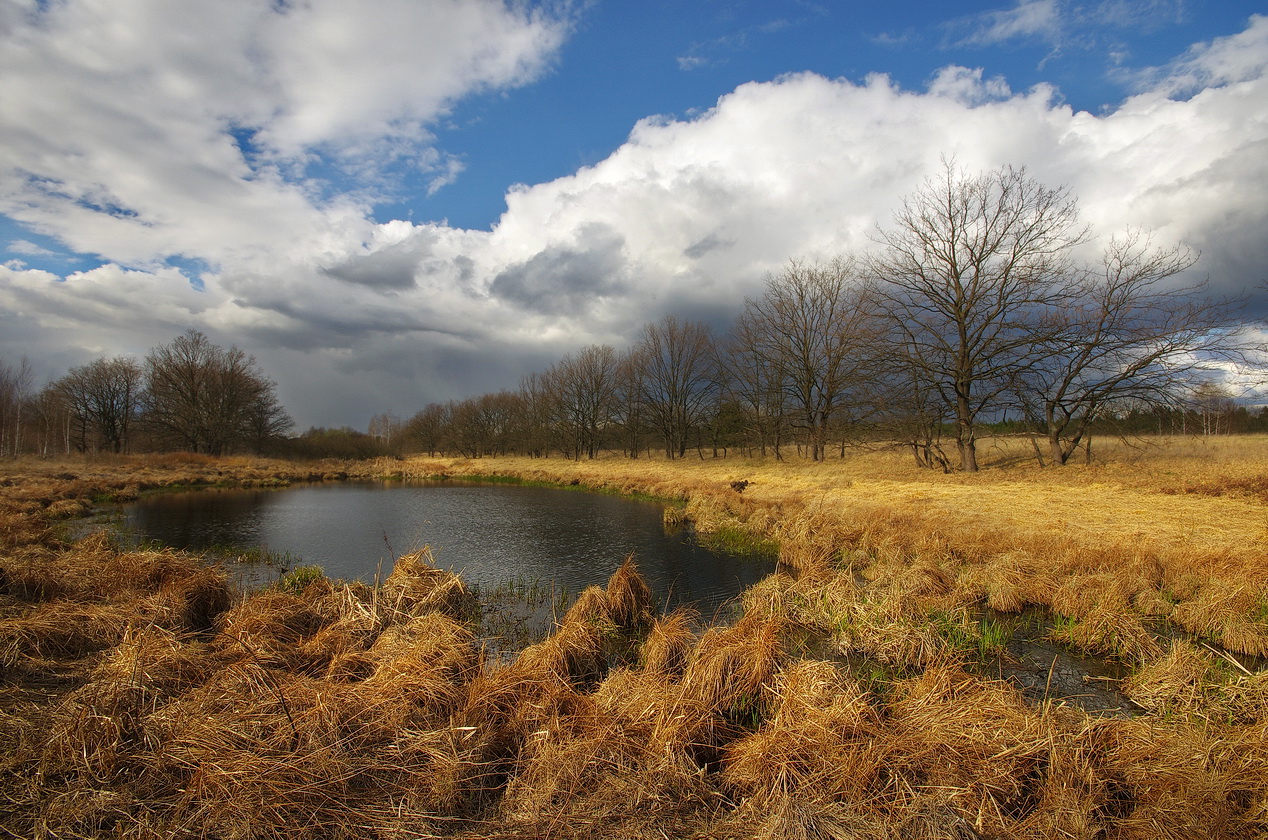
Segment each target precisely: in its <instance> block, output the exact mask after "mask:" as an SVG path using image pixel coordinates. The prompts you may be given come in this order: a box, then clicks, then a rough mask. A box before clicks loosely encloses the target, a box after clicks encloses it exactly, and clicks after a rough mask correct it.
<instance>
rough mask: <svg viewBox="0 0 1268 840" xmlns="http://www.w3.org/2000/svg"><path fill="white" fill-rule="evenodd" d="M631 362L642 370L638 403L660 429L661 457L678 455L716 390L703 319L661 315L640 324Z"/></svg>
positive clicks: (710, 345)
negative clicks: (640, 329)
mask: <svg viewBox="0 0 1268 840" xmlns="http://www.w3.org/2000/svg"><path fill="white" fill-rule="evenodd" d="M631 361H632V364H633V365H634V366H636V367H637V368H639V369H640V371H641V376H640V377H639V383H640V386H641V388H640V392H641V396H642V405H643V406H644V407H645V409H646V412H647V414H648V416H649V419H650V420H651V424H652V425H653V426H654V427H655V428H656V429H657V430H658V431H659V432H660V435H661V441H662V442H663V443H664V446H665V456H666V457H668V458H671V459H672V458H681V457H682V456H683V455H684V454H686V451H687V439H688V435H689V433H690V432H691V430H692V429H693V428H696V427H697V426H699V425H700V423H701V422H702V421H703V420H704V417H705V415H706V413H707V412H708V409H709V408H710V406H711V405H712V401H713V396H714V393H715V391H716V387H715V386H716V383H717V374H716V366H715V361H716V357H715V355H714V347H713V334H712V333H711V332H710V330H709V327H708V326H707V325H706V324H704V323H701V322H699V321H680V320H678V318H676V317H674V316H673V315H666V316H665V317H664V318H662V319H661V320H660V321H658V322H656V323H654V324H648V325H646V326H644V327H643V331H642V335H641V336H640V338H639V341H638V343H637V344H636V345H635V347H634V351H633V353H632V354H631Z"/></svg>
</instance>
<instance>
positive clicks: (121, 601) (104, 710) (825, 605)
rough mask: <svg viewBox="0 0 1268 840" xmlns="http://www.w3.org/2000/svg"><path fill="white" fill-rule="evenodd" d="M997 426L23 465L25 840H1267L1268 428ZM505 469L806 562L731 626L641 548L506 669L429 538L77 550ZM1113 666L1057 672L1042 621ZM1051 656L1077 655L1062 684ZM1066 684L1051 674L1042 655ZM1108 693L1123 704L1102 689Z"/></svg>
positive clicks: (10, 683) (0, 519) (9, 484)
mask: <svg viewBox="0 0 1268 840" xmlns="http://www.w3.org/2000/svg"><path fill="white" fill-rule="evenodd" d="M1028 447H1029V443H1028V441H1025V440H1024V439H1023V440H1016V439H1002V440H981V441H979V457H980V459H981V466H982V469H981V471H979V472H976V473H954V474H950V475H943V474H941V473H934V472H930V471H929V470H927V469H922V468H919V467H917V466H916V465H914V464H913V463H912V462H911V458H910V457H909V456H904V455H903V454H902V453H899V452H895V451H893V450H891V449H877V450H875V451H861V450H860V451H858V452H857V453H855V454H853V455H852V456H851V457H847V458H836V457H828V458H826V460H822V461H811V460H805V461H796V460H793V459H791V458H788V459H785V460H783V461H776V460H774V459H751V460H748V459H739V458H731V459H717V460H691V459H674V460H673V461H666V460H650V461H649V460H647V459H639V460H637V461H633V460H630V459H628V458H625V457H621V456H620V455H611V456H608V457H603V456H602V455H600V457H596V458H595V459H594V460H588V459H587V460H582V461H571V460H562V459H558V460H546V459H539V458H537V459H529V458H494V459H491V458H483V459H480V460H479V461H464V460H452V459H407V460H396V459H391V460H383V461H378V462H361V463H339V464H335V463H327V464H320V465H311V466H304V467H302V468H298V469H297V468H296V467H295V466H294V465H287V464H282V463H272V462H262V461H256V462H248V461H245V460H236V461H233V460H224V459H221V460H211V459H188V458H185V459H178V458H168V459H166V460H163V459H158V460H153V461H142V460H135V459H127V458H120V459H106V460H103V461H88V462H84V461H80V462H65V463H50V462H35V461H31V462H17V463H13V462H8V463H6V465H5V466H4V468H3V469H4V471H3V482H2V483H3V485H4V486H3V488H2V491H3V492H2V494H0V506H2V507H0V539H2V540H3V550H2V552H0V571H2V574H0V593H2V595H0V597H2V599H3V600H2V602H0V603H2V612H0V665H2V667H3V682H2V683H0V692H2V694H0V734H2V736H3V738H4V742H5V743H6V744H9V745H11V746H10V749H8V750H7V751H6V752H5V754H4V755H3V757H0V762H3V766H2V770H3V779H4V783H3V789H2V790H0V801H2V802H3V808H0V812H3V814H4V817H3V826H4V828H5V829H6V830H7V831H8V832H9V833H10V834H13V835H17V836H29V837H54V836H56V837H77V836H78V837H100V836H118V837H134V838H141V837H146V838H148V837H159V836H162V837H182V836H190V837H220V838H247V837H252V838H254V837H276V836H282V835H286V836H288V837H292V838H300V837H354V836H355V837H367V836H372V837H373V836H377V837H435V836H440V837H456V838H468V837H504V838H510V837H523V838H528V837H577V838H581V837H586V838H594V837H636V838H637V837H647V838H651V837H664V836H671V837H700V838H705V837H738V836H745V837H768V838H783V837H816V838H820V837H830V838H908V837H927V838H935V837H946V838H965V837H990V838H1004V837H1010V838H1012V837H1022V838H1047V837H1053V836H1071V837H1081V838H1136V837H1139V838H1146V837H1148V838H1153V837H1177V838H1178V837H1214V838H1243V837H1249V838H1254V837H1264V836H1265V832H1266V828H1265V826H1266V825H1268V674H1265V672H1264V670H1263V656H1264V654H1265V653H1268V562H1266V561H1265V558H1264V551H1263V548H1264V540H1265V536H1266V534H1268V532H1266V524H1268V519H1266V518H1265V514H1266V513H1268V511H1266V509H1265V503H1266V502H1268V490H1266V489H1265V487H1266V484H1265V481H1264V479H1263V476H1264V475H1265V474H1268V441H1265V440H1264V439H1262V438H1249V437H1237V438H1219V439H1214V438H1210V439H1179V440H1171V441H1167V442H1164V441H1158V442H1157V443H1156V447H1157V448H1153V447H1146V448H1143V449H1133V448H1123V449H1120V450H1117V451H1115V450H1112V449H1110V448H1109V447H1103V448H1102V452H1101V459H1100V463H1099V464H1094V465H1092V466H1082V465H1080V466H1076V467H1072V468H1070V469H1067V470H1061V471H1057V472H1054V471H1052V470H1043V469H1040V468H1039V467H1038V466H1036V465H1034V462H1033V460H1030V459H1029V458H1028V456H1027V453H1026V450H1027V448H1028ZM475 473H482V474H489V473H499V474H504V475H507V476H516V477H518V478H521V479H528V480H535V481H543V482H555V483H559V484H563V485H572V484H574V483H576V484H577V485H578V486H585V487H591V488H595V489H602V490H606V491H610V492H628V493H635V492H637V493H643V494H649V495H655V496H658V497H662V498H676V499H680V500H682V501H683V505H682V507H681V508H674V509H673V510H674V511H675V512H674V516H675V517H677V518H680V519H682V520H684V521H686V522H688V523H690V524H691V526H692V527H694V528H695V529H697V530H698V531H699V532H701V533H710V532H717V531H720V530H728V529H729V530H730V531H731V532H734V533H741V532H742V533H746V534H749V535H751V537H752V538H753V539H758V540H771V541H775V542H777V543H778V545H779V547H780V553H781V558H782V559H783V560H784V562H785V563H786V564H788V565H789V566H792V567H794V568H795V569H796V572H795V573H794V574H781V575H775V576H772V577H770V578H768V579H766V580H765V581H763V582H762V583H760V584H758V585H756V586H754V587H752V588H750V589H749V590H748V591H747V592H746V593H745V595H744V596H743V598H742V600H741V603H740V605H739V606H740V609H739V611H738V613H737V616H736V618H735V620H733V621H729V622H723V623H719V624H712V625H710V624H706V623H703V622H701V621H700V620H699V617H698V616H694V615H692V614H690V613H688V612H684V611H674V612H669V613H665V612H660V611H657V610H654V609H653V607H652V601H651V597H650V593H649V591H648V589H647V586H646V584H645V582H644V581H643V580H642V579H641V577H640V576H639V574H638V572H637V568H636V563H630V564H626V565H623V566H621V567H620V569H618V570H617V572H616V573H615V574H613V575H612V577H611V579H610V580H609V581H608V582H607V583H606V585H605V586H603V587H592V588H588V589H586V590H584V591H582V592H579V593H577V594H576V597H575V598H572V599H570V602H569V603H568V604H559V605H558V606H557V610H556V616H557V620H556V621H555V623H554V626H553V627H552V632H551V633H550V635H549V636H547V637H546V638H544V639H542V640H540V641H533V640H527V639H525V640H523V641H531V643H529V644H527V646H524V647H522V648H521V649H519V650H518V652H515V653H514V654H513V655H497V656H494V655H490V654H489V653H488V648H487V647H482V645H481V644H480V640H479V637H480V634H481V633H482V632H483V631H481V630H480V629H479V627H478V625H477V623H476V621H475V620H473V618H472V616H473V615H478V614H479V607H478V603H479V599H478V598H477V594H476V593H475V592H473V591H472V588H471V587H469V586H468V585H467V584H466V583H465V582H464V581H462V579H461V578H459V577H457V576H455V575H453V574H452V573H450V572H446V571H444V570H441V569H438V568H436V567H435V564H434V562H433V561H434V558H432V557H430V556H429V554H428V553H427V552H416V553H413V554H409V555H407V556H405V557H402V558H400V559H399V560H398V561H397V563H396V566H395V568H394V569H393V570H392V572H391V574H390V575H389V576H387V577H386V578H385V579H384V580H383V581H382V583H381V585H379V586H372V585H366V584H360V583H343V582H339V581H332V580H329V579H327V578H325V577H324V576H319V575H316V574H313V573H306V575H305V576H304V577H303V578H302V579H301V578H300V577H292V578H290V579H289V580H288V581H286V582H285V584H284V585H281V586H273V587H268V588H264V589H260V590H257V591H254V592H240V591H234V590H233V589H232V588H231V587H230V586H229V585H228V584H227V583H226V581H225V578H224V572H223V570H222V569H220V568H219V567H218V566H215V565H209V564H208V563H206V562H204V561H203V559H202V558H200V557H196V556H190V555H187V554H182V553H179V552H175V551H170V550H157V549H152V548H142V549H135V550H133V549H128V548H126V547H121V546H119V545H117V544H114V543H112V542H111V541H110V539H109V537H108V536H104V535H98V536H91V537H87V538H84V539H80V540H78V541H68V540H66V539H64V538H62V537H59V535H58V533H57V523H58V522H59V521H63V520H65V519H67V518H69V517H73V516H78V515H81V514H82V513H84V512H85V511H86V510H88V509H89V507H90V501H91V500H92V499H94V498H96V499H102V498H109V497H112V496H130V495H133V494H135V493H138V492H144V491H145V490H146V489H147V488H149V487H157V486H161V485H163V484H171V485H182V486H183V485H192V484H198V483H217V482H231V483H236V484H248V485H249V484H252V483H257V482H258V483H280V482H286V481H290V480H298V479H307V478H310V477H313V476H320V475H325V474H328V475H331V476H339V475H348V474H352V475H365V476H372V475H373V476H380V477H387V476H397V477H402V478H405V477H411V476H419V477H421V476H434V475H441V474H447V475H451V476H461V475H469V474H475ZM1019 635H1021V636H1026V637H1030V638H1034V639H1039V640H1041V641H1043V642H1044V643H1045V644H1048V645H1050V646H1051V650H1052V651H1054V652H1061V653H1062V654H1063V655H1069V656H1071V657H1077V658H1083V659H1094V660H1096V661H1099V662H1102V663H1105V664H1106V668H1105V669H1104V670H1103V671H1102V672H1099V673H1096V674H1090V673H1089V674H1085V676H1087V677H1088V678H1089V685H1090V686H1091V685H1092V684H1094V685H1095V687H1096V688H1098V689H1099V688H1109V689H1112V690H1113V691H1114V692H1116V693H1117V694H1118V695H1119V696H1121V697H1123V698H1124V699H1125V702H1124V703H1123V704H1121V705H1118V706H1113V705H1112V704H1103V705H1100V706H1098V705H1097V704H1090V703H1087V702H1084V701H1083V700H1081V698H1079V697H1078V696H1066V695H1068V694H1069V692H1063V691H1053V690H1052V689H1053V687H1054V685H1055V684H1057V683H1058V682H1059V681H1060V679H1061V675H1060V674H1059V673H1058V671H1059V669H1060V668H1062V667H1064V665H1062V664H1061V663H1058V662H1057V661H1056V659H1055V658H1054V659H1053V661H1052V664H1051V666H1050V668H1049V669H1044V668H1043V665H1045V664H1046V661H1045V660H1040V662H1041V664H1040V665H1037V666H1035V667H1032V668H1030V669H1029V673H1030V679H1029V680H1028V681H1027V680H1023V679H1020V678H1017V677H1015V676H1014V675H1013V674H1012V673H1011V672H1009V671H1008V670H1007V668H1008V667H1009V666H1011V665H1013V664H1015V663H1014V662H1013V660H1014V659H1016V656H1015V655H1014V648H1013V642H1014V641H1015V640H1016V639H1017V638H1018V637H1019ZM1045 670H1046V672H1045ZM1040 675H1042V679H1041V678H1040ZM1088 693H1091V689H1090V688H1089V691H1088Z"/></svg>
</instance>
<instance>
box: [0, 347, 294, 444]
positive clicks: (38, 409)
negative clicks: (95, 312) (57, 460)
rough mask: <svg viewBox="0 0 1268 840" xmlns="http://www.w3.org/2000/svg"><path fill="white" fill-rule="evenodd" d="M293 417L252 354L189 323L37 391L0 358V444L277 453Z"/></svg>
mask: <svg viewBox="0 0 1268 840" xmlns="http://www.w3.org/2000/svg"><path fill="white" fill-rule="evenodd" d="M292 426H293V423H292V421H291V419H290V417H289V416H288V415H287V413H286V411H285V409H283V408H282V406H281V404H280V403H279V402H278V398H277V393H276V386H275V384H274V383H273V382H272V381H270V380H269V379H268V378H267V377H265V376H264V374H263V373H262V372H261V370H260V369H259V366H258V365H257V364H256V361H255V359H254V358H253V357H251V356H248V355H247V354H245V353H243V352H242V351H241V350H239V349H238V348H236V347H229V348H224V347H220V346H218V345H216V344H213V343H212V342H211V341H210V340H209V339H208V338H207V336H206V335H204V334H203V333H201V332H199V331H197V330H190V331H188V332H186V333H185V334H184V335H181V336H178V337H177V338H175V339H173V340H172V341H171V342H169V343H167V344H163V345H160V346H158V347H155V348H154V349H152V350H151V351H150V352H149V354H147V355H146V357H145V358H144V359H136V358H133V357H130V356H118V357H115V358H105V357H102V358H98V359H95V360H93V361H92V362H89V363H88V364H86V365H81V366H79V367H74V368H71V369H70V370H69V371H67V373H66V374H65V375H64V376H62V377H61V378H60V379H57V380H55V381H53V382H50V383H48V384H47V385H45V386H44V387H43V388H41V389H40V390H38V391H36V390H34V388H33V383H32V377H31V367H30V364H29V363H28V362H27V360H26V359H23V360H22V361H21V362H20V363H19V364H18V365H16V366H15V365H11V364H5V363H3V362H0V443H2V444H3V447H4V449H3V452H4V453H6V454H11V455H17V454H21V453H23V452H29V453H35V454H39V455H54V454H68V453H71V452H81V453H98V452H114V453H127V452H134V451H154V450H181V451H187V452H195V453H204V454H208V455H227V454H231V453H238V452H250V453H256V454H261V453H266V452H280V451H282V449H283V448H284V444H285V441H286V438H287V436H288V434H289V433H290V431H291V428H292Z"/></svg>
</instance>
